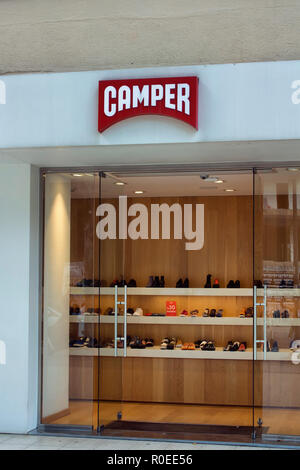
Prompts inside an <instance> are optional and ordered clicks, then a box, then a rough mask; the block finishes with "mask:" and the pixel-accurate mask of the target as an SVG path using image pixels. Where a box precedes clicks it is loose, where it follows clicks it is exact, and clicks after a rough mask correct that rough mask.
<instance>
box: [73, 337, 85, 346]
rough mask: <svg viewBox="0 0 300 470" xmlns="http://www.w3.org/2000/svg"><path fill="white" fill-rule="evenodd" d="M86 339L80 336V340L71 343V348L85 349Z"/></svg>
mask: <svg viewBox="0 0 300 470" xmlns="http://www.w3.org/2000/svg"><path fill="white" fill-rule="evenodd" d="M84 343H85V337H84V336H80V338H78V339H74V340H72V341H70V346H71V347H73V348H83V347H84V346H85V344H84Z"/></svg>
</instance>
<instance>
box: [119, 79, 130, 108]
mask: <svg viewBox="0 0 300 470" xmlns="http://www.w3.org/2000/svg"><path fill="white" fill-rule="evenodd" d="M130 94H131V92H130V88H129V86H127V85H123V86H121V87H120V88H119V96H118V99H119V100H118V111H123V108H124V107H125V109H130Z"/></svg>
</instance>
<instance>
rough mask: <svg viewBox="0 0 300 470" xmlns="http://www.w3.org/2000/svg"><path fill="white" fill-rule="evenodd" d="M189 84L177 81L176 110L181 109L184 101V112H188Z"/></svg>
mask: <svg viewBox="0 0 300 470" xmlns="http://www.w3.org/2000/svg"><path fill="white" fill-rule="evenodd" d="M189 97H190V85H189V84H188V83H178V87H177V111H182V103H184V112H185V114H190V100H189Z"/></svg>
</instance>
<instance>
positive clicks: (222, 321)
mask: <svg viewBox="0 0 300 470" xmlns="http://www.w3.org/2000/svg"><path fill="white" fill-rule="evenodd" d="M99 321H100V324H113V323H114V322H115V319H114V316H113V315H100V319H99V315H70V323H83V324H85V323H98V322H99ZM118 323H124V317H123V315H120V316H118ZM127 324H128V325H212V326H217V325H223V326H253V318H240V317H190V316H189V317H180V316H177V317H167V316H164V317H150V316H149V317H148V316H128V317H127ZM257 325H258V326H262V325H263V319H262V318H258V319H257ZM267 325H268V326H282V327H290V326H300V318H267Z"/></svg>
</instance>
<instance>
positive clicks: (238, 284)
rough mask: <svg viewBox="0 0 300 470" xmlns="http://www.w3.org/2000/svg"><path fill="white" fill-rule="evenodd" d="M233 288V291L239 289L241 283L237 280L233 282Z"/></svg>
mask: <svg viewBox="0 0 300 470" xmlns="http://www.w3.org/2000/svg"><path fill="white" fill-rule="evenodd" d="M234 287H235V289H239V288H240V287H241V283H240V281H239V280H237V281H235V283H234Z"/></svg>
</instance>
